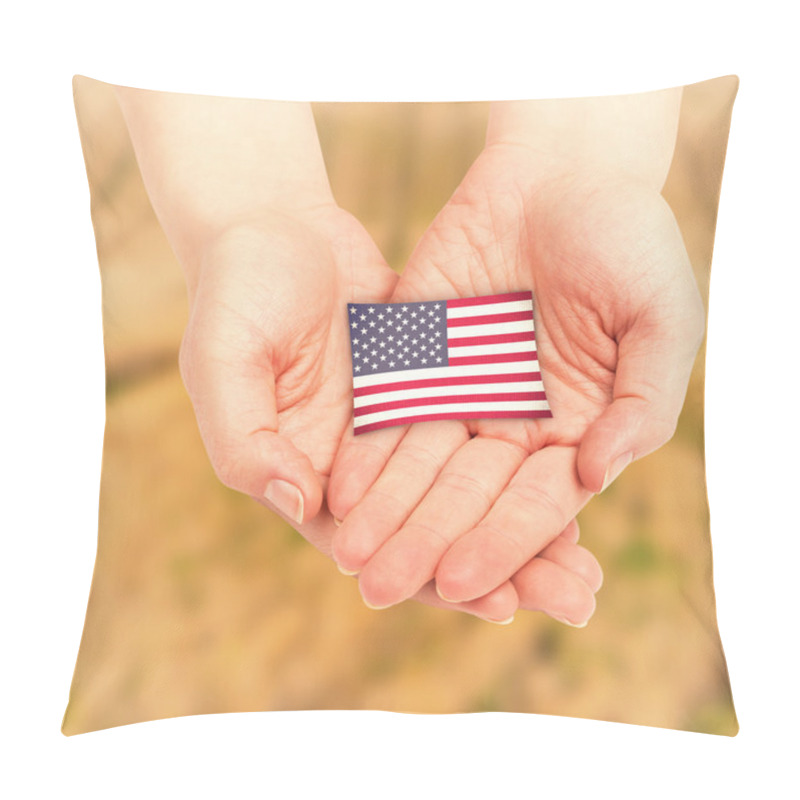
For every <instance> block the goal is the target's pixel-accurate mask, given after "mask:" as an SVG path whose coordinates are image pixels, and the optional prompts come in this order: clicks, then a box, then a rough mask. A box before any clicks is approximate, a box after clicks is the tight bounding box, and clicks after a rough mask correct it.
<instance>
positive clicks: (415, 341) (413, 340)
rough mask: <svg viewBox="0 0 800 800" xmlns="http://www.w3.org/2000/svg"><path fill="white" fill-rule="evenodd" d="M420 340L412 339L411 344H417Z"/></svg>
mask: <svg viewBox="0 0 800 800" xmlns="http://www.w3.org/2000/svg"><path fill="white" fill-rule="evenodd" d="M418 341H419V339H412V340H411V344H416V343H417V342H418Z"/></svg>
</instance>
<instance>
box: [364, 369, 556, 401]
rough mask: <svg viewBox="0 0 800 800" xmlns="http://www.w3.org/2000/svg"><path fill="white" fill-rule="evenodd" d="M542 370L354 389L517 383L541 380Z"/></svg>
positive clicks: (372, 390) (370, 391)
mask: <svg viewBox="0 0 800 800" xmlns="http://www.w3.org/2000/svg"><path fill="white" fill-rule="evenodd" d="M541 379H542V374H541V372H510V373H508V374H507V375H461V376H459V377H453V378H420V379H419V380H415V381H396V382H395V383H381V384H377V385H375V386H361V387H359V388H354V389H353V395H354V396H355V397H362V396H363V395H365V394H380V393H381V392H396V391H399V390H401V389H424V388H427V387H429V386H464V385H466V384H471V383H516V382H517V381H540V380H541Z"/></svg>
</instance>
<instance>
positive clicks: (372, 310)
mask: <svg viewBox="0 0 800 800" xmlns="http://www.w3.org/2000/svg"><path fill="white" fill-rule="evenodd" d="M367 311H369V313H370V314H374V313H375V309H374V308H373V307H372V306H370V307H369V308H368V309H367Z"/></svg>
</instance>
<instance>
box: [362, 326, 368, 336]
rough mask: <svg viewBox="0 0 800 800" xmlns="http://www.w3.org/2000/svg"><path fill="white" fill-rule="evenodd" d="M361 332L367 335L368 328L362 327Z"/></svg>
mask: <svg viewBox="0 0 800 800" xmlns="http://www.w3.org/2000/svg"><path fill="white" fill-rule="evenodd" d="M361 333H363V334H364V336H366V335H367V329H366V328H362V329H361Z"/></svg>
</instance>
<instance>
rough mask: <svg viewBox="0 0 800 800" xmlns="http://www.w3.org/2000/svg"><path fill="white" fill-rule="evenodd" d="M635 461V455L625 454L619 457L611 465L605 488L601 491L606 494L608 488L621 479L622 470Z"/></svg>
mask: <svg viewBox="0 0 800 800" xmlns="http://www.w3.org/2000/svg"><path fill="white" fill-rule="evenodd" d="M631 461H633V453H623V454H622V455H621V456H617V457H616V458H615V459H614V460H613V461H612V462H611V463H610V464H609V465H608V469H607V470H606V475H605V478H603V488H602V489H601V490H600V491H601V492H604V491H605V490H606V489H608V487H609V486H610V485H611V484H612V483H613V482H614V481H615V480H616V479H617V478H618V477H619V475H620V473H621V472H622V470H624V469H625V467H627V466H628V464H630V463H631Z"/></svg>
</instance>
